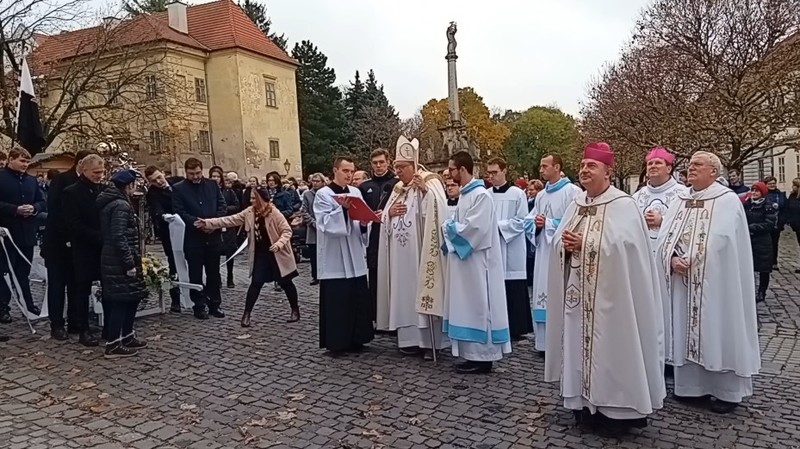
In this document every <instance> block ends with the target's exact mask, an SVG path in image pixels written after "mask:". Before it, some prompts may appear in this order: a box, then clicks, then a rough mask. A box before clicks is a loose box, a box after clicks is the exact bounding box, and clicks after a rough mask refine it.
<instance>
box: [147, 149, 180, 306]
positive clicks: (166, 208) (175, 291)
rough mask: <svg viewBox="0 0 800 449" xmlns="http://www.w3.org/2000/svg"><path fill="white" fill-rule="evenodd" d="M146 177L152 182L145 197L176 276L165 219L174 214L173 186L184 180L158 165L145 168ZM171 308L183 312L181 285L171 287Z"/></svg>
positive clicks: (173, 256)
mask: <svg viewBox="0 0 800 449" xmlns="http://www.w3.org/2000/svg"><path fill="white" fill-rule="evenodd" d="M144 177H145V178H146V179H147V182H149V183H150V187H149V188H148V189H147V194H146V195H145V198H146V200H147V207H148V209H149V210H150V218H151V219H152V221H153V232H154V233H155V235H156V236H157V237H158V239H159V240H160V241H161V247H162V248H164V254H166V256H167V264H168V265H169V276H170V278H174V277H175V276H176V275H177V273H178V270H177V268H176V266H175V255H174V254H173V252H172V239H171V238H170V236H169V223H167V222H166V221H165V220H164V215H165V214H172V186H174V185H175V184H177V183H179V182H181V181H183V178H181V177H180V176H170V177H169V178H167V177H166V176H164V173H162V172H161V170H159V169H158V167H156V166H153V165H151V166H149V167H147V168H146V169H145V170H144ZM169 297H170V308H169V311H170V312H172V313H181V294H180V287H172V288H170V289H169Z"/></svg>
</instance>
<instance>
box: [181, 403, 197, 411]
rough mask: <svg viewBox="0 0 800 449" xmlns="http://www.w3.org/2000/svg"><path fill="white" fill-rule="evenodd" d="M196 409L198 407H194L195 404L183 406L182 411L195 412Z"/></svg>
mask: <svg viewBox="0 0 800 449" xmlns="http://www.w3.org/2000/svg"><path fill="white" fill-rule="evenodd" d="M196 408H197V406H196V405H194V404H181V410H183V411H187V410H194V409H196Z"/></svg>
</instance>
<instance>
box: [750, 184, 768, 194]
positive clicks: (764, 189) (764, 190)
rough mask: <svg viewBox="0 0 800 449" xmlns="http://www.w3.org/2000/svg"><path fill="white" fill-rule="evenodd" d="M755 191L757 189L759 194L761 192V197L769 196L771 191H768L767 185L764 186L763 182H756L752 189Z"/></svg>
mask: <svg viewBox="0 0 800 449" xmlns="http://www.w3.org/2000/svg"><path fill="white" fill-rule="evenodd" d="M753 189H756V190H758V191H759V192H761V196H767V192H768V191H769V189H767V185H766V184H764V183H763V182H761V181H758V182H754V183H753V186H752V187H750V190H753Z"/></svg>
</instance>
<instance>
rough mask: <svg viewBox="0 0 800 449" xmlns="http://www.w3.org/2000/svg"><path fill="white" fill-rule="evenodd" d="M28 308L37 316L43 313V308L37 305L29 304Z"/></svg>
mask: <svg viewBox="0 0 800 449" xmlns="http://www.w3.org/2000/svg"><path fill="white" fill-rule="evenodd" d="M27 309H28V312H30V313H32V314H34V315H36V316H39V315H41V314H42V311H41V309H39V308H38V307H36V306H34V305H30V306H28V307H27Z"/></svg>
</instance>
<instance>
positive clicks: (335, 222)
mask: <svg viewBox="0 0 800 449" xmlns="http://www.w3.org/2000/svg"><path fill="white" fill-rule="evenodd" d="M354 172H355V164H354V163H353V160H352V159H349V158H346V157H339V158H337V159H336V161H335V162H334V165H333V181H332V182H331V183H330V184H328V185H327V186H325V187H323V188H321V189H319V190H318V191H317V196H316V197H314V217H315V219H316V222H317V278H318V279H319V282H320V285H319V346H320V347H321V348H325V349H327V350H328V351H330V352H331V353H332V354H333V355H339V354H341V353H344V352H358V351H360V350H361V349H362V348H363V345H364V344H365V343H368V342H370V341H372V337H373V327H372V307H371V304H370V302H371V301H370V296H369V287H368V286H367V261H366V258H365V252H364V247H365V240H366V239H365V232H366V229H365V228H364V227H362V226H361V223H359V222H358V221H356V220H353V219H352V218H350V215H349V213H348V207H349V206H350V200H349V199H348V198H349V197H357V198H361V192H360V191H359V190H358V189H357V188H355V187H349V184H350V181H351V179H352V177H353V173H354Z"/></svg>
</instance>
